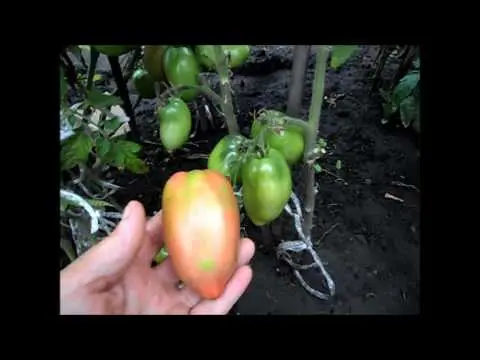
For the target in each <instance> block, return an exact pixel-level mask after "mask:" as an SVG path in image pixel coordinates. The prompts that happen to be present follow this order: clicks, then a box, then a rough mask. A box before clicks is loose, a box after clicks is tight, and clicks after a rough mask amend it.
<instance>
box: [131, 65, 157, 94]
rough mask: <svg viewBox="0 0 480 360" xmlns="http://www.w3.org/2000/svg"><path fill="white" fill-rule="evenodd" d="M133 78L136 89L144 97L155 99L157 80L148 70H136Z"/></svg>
mask: <svg viewBox="0 0 480 360" xmlns="http://www.w3.org/2000/svg"><path fill="white" fill-rule="evenodd" d="M132 79H133V85H134V86H135V89H136V90H137V91H138V93H139V95H140V96H141V97H142V98H145V99H153V98H154V97H155V82H154V81H153V79H152V77H151V76H150V74H149V73H148V71H147V70H145V69H137V70H135V72H134V73H133V76H132Z"/></svg>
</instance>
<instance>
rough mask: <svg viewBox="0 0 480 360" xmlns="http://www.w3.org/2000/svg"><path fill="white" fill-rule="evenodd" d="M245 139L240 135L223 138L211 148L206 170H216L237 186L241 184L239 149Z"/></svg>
mask: <svg viewBox="0 0 480 360" xmlns="http://www.w3.org/2000/svg"><path fill="white" fill-rule="evenodd" d="M245 140H246V138H245V137H244V136H242V135H240V134H229V135H226V136H225V137H223V138H222V139H221V140H220V141H219V142H218V143H217V145H215V147H214V148H213V150H212V152H211V153H210V156H209V157H208V168H209V169H211V170H217V171H219V172H221V173H222V174H223V175H225V176H226V177H228V178H229V179H231V180H232V181H235V183H237V184H239V183H240V182H241V173H240V170H241V167H242V166H241V165H242V164H241V163H240V154H241V150H242V149H241V148H242V147H243V146H244V144H245Z"/></svg>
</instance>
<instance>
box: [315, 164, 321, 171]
mask: <svg viewBox="0 0 480 360" xmlns="http://www.w3.org/2000/svg"><path fill="white" fill-rule="evenodd" d="M313 170H315V172H317V173H321V172H322V167H321V166H320V165H318V164H313Z"/></svg>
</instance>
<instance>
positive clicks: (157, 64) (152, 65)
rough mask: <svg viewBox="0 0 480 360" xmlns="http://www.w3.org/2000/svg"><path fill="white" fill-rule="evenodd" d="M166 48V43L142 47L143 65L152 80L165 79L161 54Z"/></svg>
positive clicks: (160, 80)
mask: <svg viewBox="0 0 480 360" xmlns="http://www.w3.org/2000/svg"><path fill="white" fill-rule="evenodd" d="M167 48H168V46H167V45H145V47H144V49H143V66H144V67H145V70H147V71H148V73H149V74H150V76H151V77H152V79H153V80H154V81H158V82H162V81H166V77H165V71H164V70H163V55H164V54H165V50H167Z"/></svg>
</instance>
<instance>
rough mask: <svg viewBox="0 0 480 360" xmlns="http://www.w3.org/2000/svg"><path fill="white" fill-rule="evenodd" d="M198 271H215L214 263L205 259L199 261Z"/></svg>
mask: <svg viewBox="0 0 480 360" xmlns="http://www.w3.org/2000/svg"><path fill="white" fill-rule="evenodd" d="M200 269H202V270H203V271H212V270H214V269H215V261H213V260H212V259H206V260H202V261H200Z"/></svg>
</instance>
